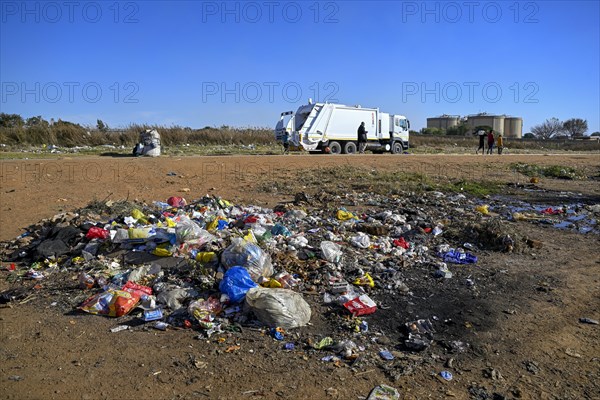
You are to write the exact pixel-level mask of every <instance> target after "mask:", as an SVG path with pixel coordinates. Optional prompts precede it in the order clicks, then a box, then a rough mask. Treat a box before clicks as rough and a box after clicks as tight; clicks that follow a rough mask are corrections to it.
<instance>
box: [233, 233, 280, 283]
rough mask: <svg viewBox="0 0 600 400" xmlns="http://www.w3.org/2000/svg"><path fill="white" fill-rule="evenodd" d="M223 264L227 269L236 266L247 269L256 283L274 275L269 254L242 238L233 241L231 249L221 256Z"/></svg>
mask: <svg viewBox="0 0 600 400" xmlns="http://www.w3.org/2000/svg"><path fill="white" fill-rule="evenodd" d="M221 264H222V265H223V267H224V268H225V269H229V268H231V267H235V266H241V267H244V268H246V269H247V270H248V273H249V274H250V277H251V278H252V280H253V281H254V282H259V281H260V280H261V277H264V278H269V277H270V276H271V275H273V265H272V264H271V256H270V255H269V253H266V252H265V251H263V249H261V248H260V247H259V246H258V245H257V244H254V243H251V242H248V241H247V240H244V239H242V238H235V239H233V240H232V241H231V244H230V245H229V247H227V248H226V249H225V250H224V251H223V254H221Z"/></svg>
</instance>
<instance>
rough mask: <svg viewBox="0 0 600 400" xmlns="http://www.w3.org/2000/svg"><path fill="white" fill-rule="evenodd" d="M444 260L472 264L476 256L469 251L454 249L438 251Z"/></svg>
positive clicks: (475, 260)
mask: <svg viewBox="0 0 600 400" xmlns="http://www.w3.org/2000/svg"><path fill="white" fill-rule="evenodd" d="M440 257H442V258H443V259H444V262H447V263H453V264H474V263H476V262H477V256H476V255H473V254H471V253H463V252H462V251H458V250H455V249H450V250H449V251H447V252H445V253H440Z"/></svg>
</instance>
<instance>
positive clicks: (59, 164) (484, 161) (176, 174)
mask: <svg viewBox="0 0 600 400" xmlns="http://www.w3.org/2000/svg"><path fill="white" fill-rule="evenodd" d="M518 162H521V163H530V164H538V165H569V166H572V167H578V168H587V169H590V170H592V169H594V168H597V167H598V166H599V165H600V155H597V154H591V155H540V156H536V155H503V156H501V157H499V156H496V155H493V156H487V155H486V156H482V155H479V156H476V155H467V156H465V155H402V156H394V155H362V156H359V155H354V156H307V155H290V156H215V157H184V158H175V157H161V158H156V159H154V158H131V157H124V158H112V157H94V158H87V157H86V158H60V159H48V160H15V161H10V160H3V161H0V183H1V189H0V207H1V208H0V240H7V239H10V238H13V237H15V236H16V235H18V234H19V233H20V232H22V228H24V227H26V226H28V225H29V224H32V223H35V222H37V221H39V220H40V219H42V218H47V217H50V216H52V215H54V214H56V213H59V212H62V211H67V210H73V209H76V208H79V207H83V206H85V205H86V204H88V203H89V202H90V201H91V200H94V199H95V200H103V199H107V200H108V199H112V200H121V199H126V198H127V199H130V200H133V199H139V200H142V201H147V202H151V201H156V200H160V201H165V200H166V199H167V198H168V197H169V196H174V195H185V197H188V198H191V199H194V198H198V197H201V196H203V195H205V194H207V193H211V194H216V195H219V196H222V197H224V198H228V199H231V200H234V201H244V202H246V203H251V202H255V203H258V204H262V205H265V204H267V205H270V206H272V205H274V204H276V203H277V202H278V201H281V200H284V199H286V198H287V197H286V196H278V195H274V194H273V193H268V194H267V193H263V192H261V191H260V188H259V187H257V185H256V182H257V181H259V180H265V179H266V180H268V179H273V180H276V179H277V178H278V177H281V176H282V175H284V174H285V173H286V172H287V171H293V170H302V169H311V170H317V169H327V168H335V167H339V166H346V165H351V166H363V167H370V168H372V169H378V170H389V171H408V172H414V173H419V174H424V175H427V176H431V177H437V178H438V179H465V180H478V179H487V180H494V179H499V180H504V181H512V182H526V181H527V178H526V177H524V176H522V175H520V174H517V173H515V172H510V171H509V170H508V167H509V166H510V165H511V164H513V163H518ZM572 184H573V182H568V181H558V182H554V181H552V180H546V181H543V182H541V186H542V187H548V188H558V187H564V188H565V190H568V188H569V187H571V186H570V185H572ZM575 185H577V183H575ZM188 190H189V191H188ZM591 190H592V191H594V190H596V193H597V190H598V189H597V188H596V189H593V188H592V189H591ZM288 197H289V196H288Z"/></svg>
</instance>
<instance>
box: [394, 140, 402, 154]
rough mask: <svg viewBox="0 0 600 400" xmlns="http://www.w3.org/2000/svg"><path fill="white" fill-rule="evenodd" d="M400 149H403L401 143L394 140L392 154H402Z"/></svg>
mask: <svg viewBox="0 0 600 400" xmlns="http://www.w3.org/2000/svg"><path fill="white" fill-rule="evenodd" d="M402 151H404V148H403V147H402V143H400V142H394V143H393V144H392V154H402Z"/></svg>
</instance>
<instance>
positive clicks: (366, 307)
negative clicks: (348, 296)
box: [344, 294, 377, 316]
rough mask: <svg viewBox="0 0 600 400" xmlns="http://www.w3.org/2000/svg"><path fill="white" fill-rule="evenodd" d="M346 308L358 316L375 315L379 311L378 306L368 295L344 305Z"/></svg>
mask: <svg viewBox="0 0 600 400" xmlns="http://www.w3.org/2000/svg"><path fill="white" fill-rule="evenodd" d="M344 307H345V308H346V309H347V310H348V311H350V312H351V313H352V314H353V315H357V316H358V315H367V314H373V313H374V312H375V311H376V310H377V304H375V302H374V301H373V300H371V298H370V297H369V296H367V295H366V294H363V295H362V296H358V297H356V298H354V299H352V300H350V301H348V302H346V303H344Z"/></svg>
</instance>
